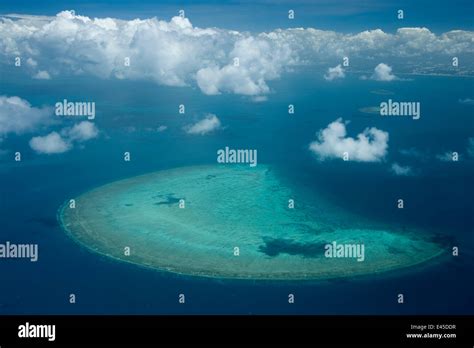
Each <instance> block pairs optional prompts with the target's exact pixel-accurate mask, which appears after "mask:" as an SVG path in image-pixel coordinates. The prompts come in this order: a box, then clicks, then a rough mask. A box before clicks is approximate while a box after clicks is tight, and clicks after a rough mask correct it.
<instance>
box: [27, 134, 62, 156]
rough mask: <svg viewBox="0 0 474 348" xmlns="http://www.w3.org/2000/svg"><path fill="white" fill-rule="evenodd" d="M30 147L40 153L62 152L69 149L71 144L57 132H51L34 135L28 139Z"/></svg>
mask: <svg viewBox="0 0 474 348" xmlns="http://www.w3.org/2000/svg"><path fill="white" fill-rule="evenodd" d="M30 147H31V148H32V149H33V150H34V151H36V152H37V153H40V154H48V155H49V154H55V153H63V152H66V151H69V150H70V149H71V145H70V144H69V143H68V142H67V141H65V140H64V139H63V138H62V137H61V136H60V135H59V134H58V133H57V132H51V133H49V134H48V135H45V136H44V137H34V138H32V139H31V140H30Z"/></svg>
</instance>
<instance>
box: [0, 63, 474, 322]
mask: <svg viewBox="0 0 474 348" xmlns="http://www.w3.org/2000/svg"><path fill="white" fill-rule="evenodd" d="M321 76H322V73H321V72H319V71H313V70H311V68H309V67H307V68H305V70H304V71H303V70H302V71H296V72H295V73H292V74H289V75H288V76H284V78H281V79H280V80H277V81H273V82H272V83H271V84H270V87H271V88H272V91H273V92H272V93H271V94H270V95H269V96H268V100H267V101H265V102H254V101H252V99H251V98H248V97H244V96H237V95H218V96H205V95H203V94H202V93H201V92H200V91H199V90H198V89H195V88H192V87H189V88H179V87H176V88H172V87H160V86H158V85H156V84H153V83H151V82H140V81H120V80H113V81H111V80H98V79H92V80H91V79H85V78H84V79H82V78H80V77H78V78H64V79H54V80H47V81H45V80H42V81H38V80H32V79H27V78H25V77H24V76H22V75H21V76H20V73H17V72H16V71H15V70H11V71H4V72H3V81H2V83H1V84H0V95H8V96H19V97H21V98H23V99H26V100H28V101H29V102H30V103H31V104H32V105H33V106H35V107H39V106H42V105H50V106H52V105H54V104H55V103H56V102H57V101H60V100H62V99H69V100H81V101H94V102H95V103H96V113H97V114H96V119H95V121H94V122H95V123H96V125H97V126H98V128H99V129H100V131H101V134H100V137H99V138H97V139H94V140H91V141H89V142H87V143H86V144H85V145H84V147H83V148H80V147H77V148H75V149H73V150H72V151H70V152H67V153H65V154H60V155H50V156H47V155H43V156H39V155H36V154H35V153H34V152H33V151H32V150H31V149H30V148H29V146H28V141H29V139H30V138H31V135H25V136H18V137H9V138H7V139H6V140H4V142H3V143H2V145H3V147H4V148H8V149H15V150H14V151H21V153H22V161H21V162H14V161H13V153H12V152H10V153H5V154H3V155H1V157H0V178H1V186H0V188H1V196H0V211H1V214H0V239H1V240H2V241H5V240H9V241H11V242H16V243H38V244H39V260H38V262H36V263H31V262H29V261H26V260H25V261H21V260H5V261H2V262H1V263H0V277H1V280H0V285H1V290H0V313H6V314H77V313H81V314H88V313H90V314H185V313H186V314H249V313H252V314H474V296H473V294H474V230H473V226H474V214H473V204H472V199H473V198H472V197H473V196H474V180H473V174H474V158H472V157H471V158H469V157H468V156H467V154H466V149H467V139H468V138H469V137H473V136H474V106H473V105H469V104H463V103H460V102H459V100H460V99H465V98H473V97H474V79H473V78H462V77H457V78H455V77H445V76H416V75H411V76H403V77H404V78H405V80H398V81H393V82H390V83H381V82H375V81H369V80H366V81H363V80H360V79H359V77H358V75H351V74H348V76H347V78H346V79H345V80H344V82H343V83H339V82H338V81H335V82H334V83H326V82H325V81H324V80H323V79H322V77H321ZM381 89H383V90H385V91H389V92H390V93H392V94H390V95H383V94H380V93H377V92H376V93H374V91H380V90H381ZM388 98H392V99H396V100H402V101H412V100H413V101H419V102H421V118H420V119H419V120H412V119H410V118H396V117H395V118H384V117H381V116H380V115H377V114H371V113H364V112H360V111H359V109H360V108H364V107H370V106H377V105H379V103H380V102H381V101H386V100H387V99H388ZM179 104H184V105H185V106H186V113H185V115H180V114H179V113H178V105H179ZM288 104H294V105H295V114H293V115H289V114H288V112H287V110H288ZM206 113H213V114H216V115H217V116H218V117H219V119H220V120H221V122H222V125H223V129H222V130H221V131H219V132H215V133H213V134H210V135H206V136H191V135H188V134H186V133H185V132H183V129H182V127H183V126H184V125H186V124H189V123H190V122H193V121H196V120H197V119H200V118H202V116H203V115H204V114H206ZM339 117H342V118H343V119H344V120H347V121H350V123H349V124H348V126H347V129H348V132H349V134H348V135H349V136H356V135H357V134H358V133H360V132H361V131H362V130H363V129H364V128H366V127H377V128H378V129H382V130H384V131H388V132H389V133H390V140H389V148H388V156H387V157H386V160H385V161H384V162H381V163H354V162H343V161H340V160H335V161H331V160H329V161H324V162H319V161H318V160H317V159H316V158H314V156H313V155H312V154H311V152H310V151H309V150H308V145H309V143H310V142H311V141H313V140H315V139H316V132H317V131H318V130H319V129H322V128H325V127H326V126H327V125H328V124H329V123H331V122H332V121H334V120H336V119H337V118H339ZM71 123H72V122H71ZM67 124H68V123H67V121H64V122H63V123H62V124H58V129H60V128H61V127H64V125H67ZM160 125H166V126H167V127H168V128H167V130H166V131H164V132H157V131H156V128H157V127H159V126H160ZM153 129H154V130H153ZM225 146H229V147H231V148H252V149H253V148H255V149H258V162H259V163H265V164H270V165H272V166H275V167H276V168H278V169H279V171H280V172H281V173H283V175H285V177H286V179H287V180H289V181H291V182H292V183H294V184H295V185H300V186H301V187H304V189H305V190H306V192H308V193H311V192H314V194H322V195H324V196H325V197H326V198H327V199H328V200H330V201H331V202H332V203H333V204H335V205H336V206H340V207H341V208H344V209H346V210H348V211H350V212H353V213H356V214H359V215H361V216H363V217H366V218H368V219H372V220H374V221H382V222H386V223H389V224H392V225H393V226H394V227H397V228H398V227H403V226H415V227H417V228H420V229H423V230H426V231H428V232H433V233H439V234H441V235H444V236H446V239H447V240H448V241H449V243H450V244H452V245H453V246H454V245H455V246H458V247H459V252H460V254H459V256H457V257H452V256H449V257H446V258H443V259H440V260H436V261H433V262H429V263H428V264H425V265H423V266H419V267H415V268H411V269H409V270H405V271H395V272H392V273H389V274H381V275H373V276H366V277H362V278H356V279H341V280H331V281H318V282H286V283H285V282H277V283H272V282H258V281H257V282H256V281H228V280H225V281H224V280H212V279H200V278H193V277H185V276H177V275H173V274H168V273H160V272H157V271H153V270H149V269H144V268H141V267H138V266H134V265H130V264H125V263H121V262H117V261H114V260H111V259H108V258H106V257H103V256H100V255H97V254H94V253H91V252H90V251H88V250H86V249H84V248H83V247H81V246H79V245H78V244H76V243H75V242H74V241H73V240H71V239H70V238H69V237H68V236H66V235H65V233H64V232H63V231H62V230H61V228H60V226H59V225H58V223H57V220H56V213H57V209H58V207H59V206H60V205H61V204H62V203H63V202H65V201H66V200H69V199H70V198H73V197H75V196H77V195H78V194H80V193H83V192H85V191H88V190H90V189H92V188H94V187H97V186H100V185H103V184H105V183H108V182H111V181H115V180H118V179H122V178H127V177H131V176H134V175H138V174H143V173H148V172H152V171H157V170H162V169H168V168H174V167H181V166H189V165H198V164H214V163H216V150H217V149H220V148H224V147H225ZM411 148H415V149H417V150H419V151H420V152H421V153H422V154H423V155H420V156H411V157H410V156H406V155H403V154H402V153H400V150H404V149H405V150H406V149H411ZM125 151H129V152H130V153H131V156H132V160H131V162H129V163H127V162H124V161H123V153H124V152H125ZM446 151H458V152H459V153H460V158H461V160H460V161H459V162H442V161H439V160H437V159H436V157H435V156H436V155H437V154H440V153H444V152H446ZM392 162H397V163H401V164H404V165H410V166H412V167H413V168H415V169H416V171H417V175H414V176H408V177H405V176H395V175H393V174H392V173H390V171H389V168H390V163H392ZM398 198H403V199H404V201H405V209H403V210H400V209H396V200H397V199H398ZM71 293H74V294H75V295H76V304H70V303H69V294H71ZM179 293H184V294H186V304H185V305H182V304H179V303H178V294H179ZM289 293H293V294H295V298H296V300H295V303H294V304H291V305H290V304H288V301H287V299H288V297H287V296H288V294H289ZM399 293H403V294H404V295H405V303H404V304H402V305H400V304H398V303H397V301H396V297H397V294H399Z"/></svg>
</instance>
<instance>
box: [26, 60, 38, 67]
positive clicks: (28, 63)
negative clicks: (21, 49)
mask: <svg viewBox="0 0 474 348" xmlns="http://www.w3.org/2000/svg"><path fill="white" fill-rule="evenodd" d="M26 64H27V65H29V66H31V67H33V68H35V67H36V66H37V65H38V63H37V62H36V60H34V59H33V58H28V59H27V60H26Z"/></svg>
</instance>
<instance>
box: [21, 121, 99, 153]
mask: <svg viewBox="0 0 474 348" xmlns="http://www.w3.org/2000/svg"><path fill="white" fill-rule="evenodd" d="M98 135H99V130H98V129H97V127H96V126H95V124H94V123H92V122H89V121H82V122H80V123H76V124H75V125H74V126H72V127H66V128H63V129H62V130H61V131H60V132H59V133H58V132H51V133H49V134H48V135H45V136H37V137H33V138H32V139H31V140H30V142H29V144H30V147H31V148H32V149H33V150H34V151H36V152H37V153H39V154H48V155H51V154H57V153H64V152H67V151H69V150H71V149H72V148H74V144H76V143H82V142H85V141H87V140H90V139H93V138H96V137H97V136H98Z"/></svg>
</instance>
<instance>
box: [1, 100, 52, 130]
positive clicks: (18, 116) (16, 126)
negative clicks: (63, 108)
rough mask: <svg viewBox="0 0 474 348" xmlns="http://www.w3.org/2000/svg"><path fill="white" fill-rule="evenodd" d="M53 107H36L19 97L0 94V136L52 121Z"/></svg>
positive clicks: (34, 127) (44, 124)
mask: <svg viewBox="0 0 474 348" xmlns="http://www.w3.org/2000/svg"><path fill="white" fill-rule="evenodd" d="M52 115H53V109H52V108H49V107H42V108H36V107H33V106H31V104H30V103H29V102H28V101H26V100H24V99H21V98H20V97H8V96H5V95H2V96H0V138H1V137H3V136H6V135H7V134H8V133H15V134H24V133H29V132H33V131H36V130H37V129H38V128H40V127H42V126H46V125H49V124H51V123H52V117H51V116H52Z"/></svg>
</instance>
